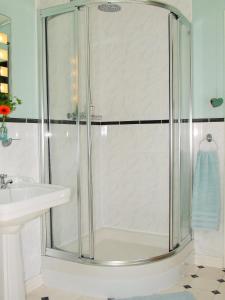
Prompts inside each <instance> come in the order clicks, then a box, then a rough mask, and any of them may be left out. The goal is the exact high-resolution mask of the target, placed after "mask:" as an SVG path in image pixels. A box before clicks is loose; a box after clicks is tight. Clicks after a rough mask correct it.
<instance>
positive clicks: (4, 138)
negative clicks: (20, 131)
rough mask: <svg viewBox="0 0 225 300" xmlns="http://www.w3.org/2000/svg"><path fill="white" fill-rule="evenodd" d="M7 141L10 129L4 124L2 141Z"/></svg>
mask: <svg viewBox="0 0 225 300" xmlns="http://www.w3.org/2000/svg"><path fill="white" fill-rule="evenodd" d="M7 139H8V129H7V127H6V126H5V122H3V123H2V125H1V127H0V140H1V141H6V140H7Z"/></svg>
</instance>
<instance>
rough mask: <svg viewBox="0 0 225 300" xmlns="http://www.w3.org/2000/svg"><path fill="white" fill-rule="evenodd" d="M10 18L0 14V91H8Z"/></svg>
mask: <svg viewBox="0 0 225 300" xmlns="http://www.w3.org/2000/svg"><path fill="white" fill-rule="evenodd" d="M10 37H11V19H10V18H9V17H7V16H4V15H1V14H0V92H1V93H6V94H7V93H9V86H10V84H9V76H10V72H9V71H10V70H9V62H10V59H9V58H10Z"/></svg>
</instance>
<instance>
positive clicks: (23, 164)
mask: <svg viewBox="0 0 225 300" xmlns="http://www.w3.org/2000/svg"><path fill="white" fill-rule="evenodd" d="M7 127H8V129H9V136H10V137H12V138H15V139H19V140H15V141H13V143H12V145H11V146H9V147H6V148H4V147H2V145H0V173H6V174H9V175H14V176H19V177H21V176H25V177H31V178H33V179H34V180H35V181H39V143H38V142H39V140H38V125H37V124H25V123H8V124H7ZM22 242H23V255H24V264H25V278H26V279H29V278H32V277H34V276H36V275H38V274H39V273H40V264H41V258H40V248H41V237H40V220H39V219H36V220H34V221H32V222H29V223H27V224H26V225H25V226H24V228H23V230H22Z"/></svg>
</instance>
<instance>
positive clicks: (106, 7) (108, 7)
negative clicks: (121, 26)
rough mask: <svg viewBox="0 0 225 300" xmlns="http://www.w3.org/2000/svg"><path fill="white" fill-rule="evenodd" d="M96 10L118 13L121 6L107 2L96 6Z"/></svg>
mask: <svg viewBox="0 0 225 300" xmlns="http://www.w3.org/2000/svg"><path fill="white" fill-rule="evenodd" d="M98 9H99V10H101V11H104V12H118V11H120V10H121V6H119V5H118V4H115V3H110V2H108V3H103V4H100V5H98Z"/></svg>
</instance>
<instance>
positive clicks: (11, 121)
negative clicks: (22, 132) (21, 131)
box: [6, 118, 27, 123]
mask: <svg viewBox="0 0 225 300" xmlns="http://www.w3.org/2000/svg"><path fill="white" fill-rule="evenodd" d="M6 122H7V123H26V122H27V119H25V118H6Z"/></svg>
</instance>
